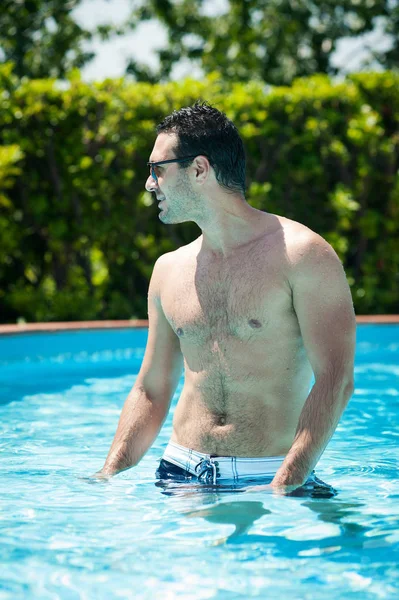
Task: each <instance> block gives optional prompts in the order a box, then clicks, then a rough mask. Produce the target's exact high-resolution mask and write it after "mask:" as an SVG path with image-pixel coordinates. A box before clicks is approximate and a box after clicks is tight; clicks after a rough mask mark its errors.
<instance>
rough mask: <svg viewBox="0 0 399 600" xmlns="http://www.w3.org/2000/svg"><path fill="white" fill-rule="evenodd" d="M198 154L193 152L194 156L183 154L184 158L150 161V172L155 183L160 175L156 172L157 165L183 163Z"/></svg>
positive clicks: (148, 165)
mask: <svg viewBox="0 0 399 600" xmlns="http://www.w3.org/2000/svg"><path fill="white" fill-rule="evenodd" d="M196 156H198V154H193V155H192V156H183V158H171V159H169V160H159V161H158V162H148V163H147V167H150V174H151V177H152V178H153V180H154V181H155V183H158V177H157V174H156V173H155V167H159V166H160V165H168V164H170V163H182V162H187V161H188V160H192V159H193V158H195V157H196Z"/></svg>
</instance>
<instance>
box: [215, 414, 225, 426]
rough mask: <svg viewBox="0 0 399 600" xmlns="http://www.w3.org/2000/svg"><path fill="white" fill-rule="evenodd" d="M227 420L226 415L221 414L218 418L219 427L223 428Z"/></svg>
mask: <svg viewBox="0 0 399 600" xmlns="http://www.w3.org/2000/svg"><path fill="white" fill-rule="evenodd" d="M226 420H227V418H226V415H225V414H221V415H218V416H217V419H216V422H217V424H218V425H221V426H223V425H226Z"/></svg>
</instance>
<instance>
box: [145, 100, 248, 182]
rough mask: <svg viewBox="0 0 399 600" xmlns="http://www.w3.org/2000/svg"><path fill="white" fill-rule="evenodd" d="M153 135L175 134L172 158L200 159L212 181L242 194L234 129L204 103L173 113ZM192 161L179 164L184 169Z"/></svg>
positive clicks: (241, 159)
mask: <svg viewBox="0 0 399 600" xmlns="http://www.w3.org/2000/svg"><path fill="white" fill-rule="evenodd" d="M156 129H157V133H158V134H160V133H176V135H177V145H176V147H175V148H174V152H175V154H176V158H178V157H182V156H191V155H200V154H202V155H204V156H206V157H207V158H208V160H209V162H210V164H211V166H212V167H213V169H214V171H215V175H216V179H217V181H218V183H219V185H221V186H222V187H223V188H225V189H226V190H228V191H230V192H235V193H237V192H238V193H242V194H244V193H245V151H244V145H243V143H242V139H241V138H240V135H239V133H238V131H237V129H236V127H235V125H234V124H233V123H232V122H231V121H230V120H229V119H228V118H227V117H226V115H225V114H224V113H222V112H220V111H219V110H217V109H216V108H214V107H213V106H211V105H210V104H208V103H207V102H200V101H198V102H196V103H195V104H194V105H193V106H188V107H186V108H181V109H180V110H175V111H173V112H172V114H171V115H169V116H168V117H166V118H165V119H164V120H163V121H162V123H160V124H159V125H158V126H157V128H156ZM191 162H192V160H189V161H187V163H181V164H180V166H181V167H183V168H184V167H187V165H188V164H190V163H191Z"/></svg>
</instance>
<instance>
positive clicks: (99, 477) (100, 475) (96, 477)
mask: <svg viewBox="0 0 399 600" xmlns="http://www.w3.org/2000/svg"><path fill="white" fill-rule="evenodd" d="M113 475H114V473H105V472H103V471H97V472H96V473H93V475H88V476H87V477H79V479H82V480H83V481H87V482H88V483H96V482H100V481H109V480H110V479H111V477H112V476H113Z"/></svg>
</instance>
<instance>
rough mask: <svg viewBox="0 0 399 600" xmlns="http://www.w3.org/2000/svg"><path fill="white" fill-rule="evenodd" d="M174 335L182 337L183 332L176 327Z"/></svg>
mask: <svg viewBox="0 0 399 600" xmlns="http://www.w3.org/2000/svg"><path fill="white" fill-rule="evenodd" d="M176 333H177V335H179V336H182V335H184V331H183V329H182V328H181V327H178V328H177V329H176Z"/></svg>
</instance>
